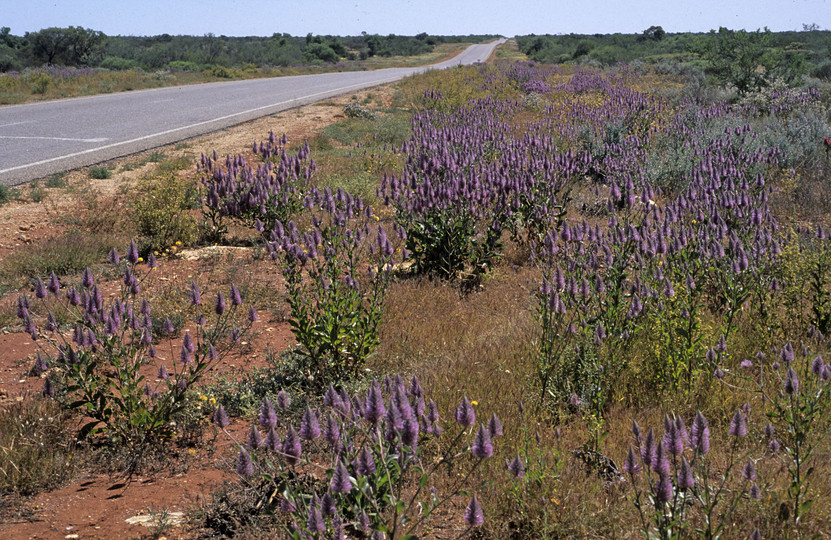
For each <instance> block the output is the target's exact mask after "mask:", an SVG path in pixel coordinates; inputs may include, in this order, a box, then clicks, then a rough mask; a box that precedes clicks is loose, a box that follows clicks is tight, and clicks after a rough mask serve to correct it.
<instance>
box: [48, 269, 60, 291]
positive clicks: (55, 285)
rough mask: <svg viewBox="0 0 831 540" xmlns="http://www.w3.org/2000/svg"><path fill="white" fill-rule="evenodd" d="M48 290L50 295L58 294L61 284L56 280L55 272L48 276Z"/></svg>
mask: <svg viewBox="0 0 831 540" xmlns="http://www.w3.org/2000/svg"><path fill="white" fill-rule="evenodd" d="M48 288H49V292H51V293H52V294H58V292H59V291H60V290H61V282H60V280H59V279H58V276H57V275H56V274H55V272H52V273H51V274H49V285H48Z"/></svg>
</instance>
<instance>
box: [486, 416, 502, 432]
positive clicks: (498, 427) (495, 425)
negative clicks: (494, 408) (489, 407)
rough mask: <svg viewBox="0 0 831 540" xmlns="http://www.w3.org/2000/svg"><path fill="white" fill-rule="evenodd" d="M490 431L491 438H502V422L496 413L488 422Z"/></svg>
mask: <svg viewBox="0 0 831 540" xmlns="http://www.w3.org/2000/svg"><path fill="white" fill-rule="evenodd" d="M488 431H489V432H490V435H491V438H494V437H501V436H502V422H500V421H499V418H498V417H497V416H496V413H491V419H490V420H489V421H488Z"/></svg>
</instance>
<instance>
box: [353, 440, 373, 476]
mask: <svg viewBox="0 0 831 540" xmlns="http://www.w3.org/2000/svg"><path fill="white" fill-rule="evenodd" d="M355 470H356V471H357V472H358V474H360V475H363V476H366V475H368V474H373V473H374V472H375V457H373V455H372V452H371V451H370V450H367V449H366V447H365V446H364V447H363V448H361V453H360V454H358V464H357V467H355Z"/></svg>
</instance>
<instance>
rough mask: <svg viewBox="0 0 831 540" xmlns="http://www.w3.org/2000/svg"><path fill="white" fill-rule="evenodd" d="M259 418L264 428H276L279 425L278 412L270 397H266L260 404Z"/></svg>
mask: <svg viewBox="0 0 831 540" xmlns="http://www.w3.org/2000/svg"><path fill="white" fill-rule="evenodd" d="M259 420H260V426H262V427H263V429H265V428H274V427H275V426H276V425H277V413H276V412H275V411H274V404H273V403H271V400H270V399H268V398H265V399H264V400H263V402H262V404H261V405H260V418H259Z"/></svg>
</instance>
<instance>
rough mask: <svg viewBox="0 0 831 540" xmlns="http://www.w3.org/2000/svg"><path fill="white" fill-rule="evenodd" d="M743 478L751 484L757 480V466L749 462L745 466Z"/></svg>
mask: <svg viewBox="0 0 831 540" xmlns="http://www.w3.org/2000/svg"><path fill="white" fill-rule="evenodd" d="M742 477H743V478H744V479H745V480H750V481H751V482H752V481H753V480H756V466H755V465H753V462H752V461H751V460H748V461H747V463H745V464H744V467H743V468H742Z"/></svg>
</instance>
